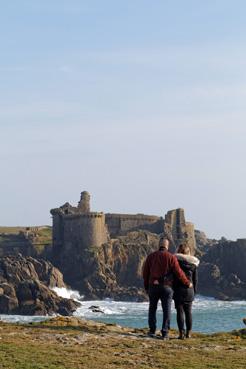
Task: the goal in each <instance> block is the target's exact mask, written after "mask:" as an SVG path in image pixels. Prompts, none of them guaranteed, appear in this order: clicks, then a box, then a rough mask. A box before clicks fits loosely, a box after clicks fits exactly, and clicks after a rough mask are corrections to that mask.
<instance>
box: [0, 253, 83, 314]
mask: <svg viewBox="0 0 246 369" xmlns="http://www.w3.org/2000/svg"><path fill="white" fill-rule="evenodd" d="M52 287H65V284H64V282H63V276H62V274H61V272H60V271H59V270H58V269H57V268H55V267H54V266H53V265H52V264H51V263H50V262H47V261H45V260H37V259H34V258H32V257H22V256H21V255H18V256H5V257H2V258H1V259H0V313H1V314H21V315H51V314H55V313H58V314H61V315H71V314H72V313H73V312H74V311H75V310H76V309H77V308H78V306H80V304H79V303H78V302H76V301H73V300H71V299H64V298H61V297H59V296H58V295H57V294H56V293H55V292H54V291H52V290H51V289H50V288H52Z"/></svg>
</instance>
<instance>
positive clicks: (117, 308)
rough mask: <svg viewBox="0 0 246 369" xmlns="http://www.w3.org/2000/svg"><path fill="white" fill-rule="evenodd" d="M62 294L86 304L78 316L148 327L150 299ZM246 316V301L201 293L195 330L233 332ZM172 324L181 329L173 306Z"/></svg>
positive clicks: (196, 305) (21, 319)
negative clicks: (95, 309)
mask: <svg viewBox="0 0 246 369" xmlns="http://www.w3.org/2000/svg"><path fill="white" fill-rule="evenodd" d="M54 290H55V291H56V292H57V293H58V294H59V295H60V296H62V297H67V298H74V299H76V300H79V301H80V302H81V303H82V306H81V307H80V308H78V309H77V311H76V312H75V313H74V315H75V316H78V317H82V318H86V319H93V320H96V321H100V322H105V323H116V324H119V325H121V326H129V327H136V328H143V327H147V325H148V323H147V315H148V303H147V302H141V303H140V302H139V303H137V302H125V301H124V302H121V301H113V300H110V299H106V300H98V301H83V297H82V296H80V295H79V293H78V292H77V291H72V290H67V289H65V288H55V289H54ZM91 306H98V307H99V310H100V311H101V312H93V311H92V309H90V307H91ZM245 317H246V301H221V300H216V299H214V298H210V297H204V296H197V298H196V300H195V301H194V303H193V330H194V331H197V332H203V333H214V332H220V331H231V330H233V329H240V328H243V327H244V324H243V322H242V319H243V318H245ZM0 319H1V320H4V321H8V322H30V321H34V322H35V321H42V320H45V319H49V317H43V316H42V317H37V316H35V317H25V316H19V315H0ZM161 319H162V314H161V307H160V304H159V307H158V311H157V322H158V328H160V326H161ZM171 327H172V328H177V325H176V312H175V309H174V306H172V319H171Z"/></svg>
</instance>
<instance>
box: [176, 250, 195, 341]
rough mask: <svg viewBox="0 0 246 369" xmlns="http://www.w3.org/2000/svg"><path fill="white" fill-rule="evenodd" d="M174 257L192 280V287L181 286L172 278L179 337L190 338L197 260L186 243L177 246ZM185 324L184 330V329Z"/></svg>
mask: <svg viewBox="0 0 246 369" xmlns="http://www.w3.org/2000/svg"><path fill="white" fill-rule="evenodd" d="M176 257H177V259H178V262H179V265H180V267H181V269H182V270H183V271H184V273H185V275H186V277H187V278H188V279H189V280H190V281H191V282H192V287H190V288H187V287H185V286H183V285H182V284H181V283H180V282H179V281H178V280H177V279H175V280H174V286H173V288H174V295H173V299H174V302H175V308H176V310H177V324H178V328H179V337H178V338H179V339H184V338H185V337H186V338H190V337H191V330H192V302H193V300H194V297H195V294H196V290H197V267H198V265H199V260H198V259H197V258H196V257H195V256H192V255H191V254H190V248H189V246H188V245H186V244H182V245H180V246H179V247H178V250H177V254H176ZM185 326H186V330H185Z"/></svg>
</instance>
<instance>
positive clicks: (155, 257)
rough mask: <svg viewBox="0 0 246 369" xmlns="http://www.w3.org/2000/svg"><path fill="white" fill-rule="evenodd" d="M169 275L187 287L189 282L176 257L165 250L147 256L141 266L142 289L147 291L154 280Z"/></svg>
mask: <svg viewBox="0 0 246 369" xmlns="http://www.w3.org/2000/svg"><path fill="white" fill-rule="evenodd" d="M169 273H173V274H175V276H176V277H177V278H178V279H179V280H180V282H182V283H183V284H184V285H185V286H187V287H189V285H190V281H189V279H188V278H187V277H186V275H185V274H184V272H183V270H182V269H181V268H180V266H179V262H178V260H177V258H176V256H174V255H173V254H171V253H170V252H168V251H167V250H158V251H154V252H152V253H151V254H150V255H148V256H147V259H146V261H145V263H144V266H143V278H144V288H145V289H146V290H147V289H148V288H149V285H151V284H153V282H154V281H155V280H158V279H159V278H161V277H163V275H166V274H169Z"/></svg>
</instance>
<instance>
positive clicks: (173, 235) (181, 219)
mask: <svg viewBox="0 0 246 369" xmlns="http://www.w3.org/2000/svg"><path fill="white" fill-rule="evenodd" d="M164 235H165V236H166V237H167V238H168V239H169V240H170V241H171V246H170V251H171V252H175V251H176V248H177V247H178V246H179V245H180V244H181V243H183V242H185V243H187V244H188V245H189V246H190V249H191V254H194V253H195V249H196V240H195V231H194V225H193V224H192V223H188V222H186V221H185V215H184V209H181V208H180V209H175V210H170V211H168V212H167V214H166V216H165V224H164Z"/></svg>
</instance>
